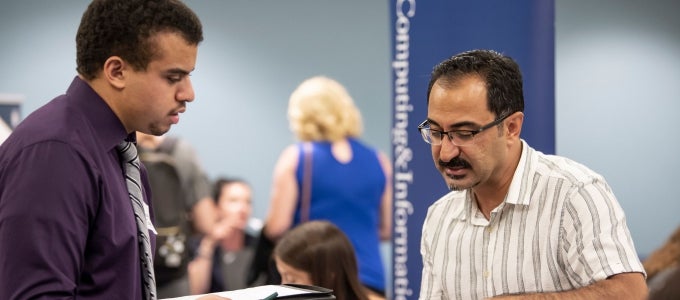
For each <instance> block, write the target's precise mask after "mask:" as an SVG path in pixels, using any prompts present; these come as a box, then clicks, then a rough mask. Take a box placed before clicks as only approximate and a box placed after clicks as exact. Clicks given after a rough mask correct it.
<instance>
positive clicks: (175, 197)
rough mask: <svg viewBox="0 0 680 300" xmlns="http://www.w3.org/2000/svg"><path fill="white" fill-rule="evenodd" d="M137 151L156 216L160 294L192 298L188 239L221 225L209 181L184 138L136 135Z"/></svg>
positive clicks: (157, 269)
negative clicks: (148, 184)
mask: <svg viewBox="0 0 680 300" xmlns="http://www.w3.org/2000/svg"><path fill="white" fill-rule="evenodd" d="M137 149H138V153H139V158H140V160H141V162H142V163H143V164H144V165H145V166H146V168H147V173H148V176H149V181H150V186H151V201H152V202H153V203H154V206H153V210H154V215H155V216H156V224H155V225H156V229H157V232H158V235H157V243H156V247H155V254H154V271H155V273H156V286H157V291H158V296H159V297H160V298H170V297H180V296H186V295H190V288H189V276H188V269H187V266H188V264H189V260H190V255H189V238H190V237H191V236H192V235H204V234H207V233H208V232H210V230H211V229H212V227H213V225H214V224H215V221H216V214H215V204H214V201H213V200H212V198H211V196H210V189H211V186H210V180H209V179H208V177H207V175H206V174H205V172H204V171H203V169H202V167H201V164H200V161H199V159H198V156H197V154H196V151H195V150H194V148H193V147H192V146H191V144H189V142H187V141H186V140H185V139H182V138H179V137H176V136H172V135H167V134H166V135H160V136H157V135H150V134H145V133H142V132H137Z"/></svg>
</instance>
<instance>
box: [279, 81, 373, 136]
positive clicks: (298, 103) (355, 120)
mask: <svg viewBox="0 0 680 300" xmlns="http://www.w3.org/2000/svg"><path fill="white" fill-rule="evenodd" d="M288 121H289V124H290V129H291V131H293V133H294V134H295V136H296V137H297V138H298V139H299V140H301V141H331V142H335V141H338V140H342V139H344V138H347V137H359V136H360V135H361V133H362V130H363V124H362V121H361V113H360V112H359V109H358V108H357V107H356V106H355V105H354V100H352V97H351V96H350V95H349V93H348V92H347V90H346V89H345V87H343V86H342V85H341V84H340V83H339V82H337V81H335V80H333V79H331V78H328V77H325V76H315V77H312V78H309V79H307V80H305V81H303V82H302V83H301V84H300V85H299V86H298V87H297V88H296V89H295V91H293V93H292V94H291V95H290V101H289V103H288Z"/></svg>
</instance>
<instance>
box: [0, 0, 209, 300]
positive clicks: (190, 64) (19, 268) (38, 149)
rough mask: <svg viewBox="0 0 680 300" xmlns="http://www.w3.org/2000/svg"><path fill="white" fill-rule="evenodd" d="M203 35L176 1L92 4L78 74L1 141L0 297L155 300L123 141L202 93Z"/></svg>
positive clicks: (81, 36) (168, 119)
mask: <svg viewBox="0 0 680 300" xmlns="http://www.w3.org/2000/svg"><path fill="white" fill-rule="evenodd" d="M202 40H203V34H202V25H201V23H200V21H199V19H198V17H197V16H196V15H195V13H194V12H193V11H191V9H189V8H188V7H187V6H186V5H184V4H183V3H181V2H179V1H177V0H126V1H120V0H95V1H93V2H92V3H91V4H90V5H89V6H88V8H87V10H86V11H85V13H84V14H83V16H82V20H81V23H80V26H79V28H78V32H77V36H76V47H77V71H78V76H77V77H76V78H74V79H73V82H72V83H71V85H70V87H69V88H68V89H67V91H66V93H65V94H64V95H61V96H58V97H56V98H55V99H53V100H52V101H50V102H49V103H47V104H46V105H44V106H43V107H41V108H39V109H37V110H36V111H34V112H33V113H31V114H30V115H29V116H28V117H27V118H26V119H25V120H24V121H23V122H21V123H20V124H19V126H17V128H16V129H15V130H14V132H13V133H12V134H11V135H10V136H9V137H8V138H7V140H6V141H5V142H4V143H3V144H2V146H1V147H0V241H1V242H0V299H29V298H30V299H36V298H40V299H45V298H49V299H55V298H59V299H67V298H68V299H73V298H77V299H144V298H146V297H145V296H143V293H145V292H144V287H143V283H142V273H141V262H140V250H139V246H138V235H137V224H136V221H135V216H134V214H133V209H132V205H131V201H130V198H129V196H128V191H127V188H126V181H125V179H124V177H123V169H122V164H121V160H120V158H119V154H118V152H117V150H116V146H117V145H118V144H119V143H121V142H123V141H124V140H127V141H129V142H134V141H135V135H134V133H135V131H141V132H145V133H150V134H154V135H161V134H163V133H165V132H166V131H168V130H169V129H170V126H171V125H172V124H176V123H177V122H178V121H179V115H180V113H183V112H185V110H186V104H187V102H191V101H193V99H194V90H193V87H192V83H191V80H190V78H189V73H191V72H192V71H193V70H194V67H195V63H196V54H197V49H198V44H199V43H200V42H201V41H202ZM141 173H142V174H141V177H142V190H143V194H144V195H143V198H144V199H143V200H144V202H145V203H146V205H150V204H151V203H149V199H150V191H149V185H148V181H147V180H146V172H145V170H144V168H142V171H141ZM148 211H151V210H150V209H149V210H148ZM145 216H146V225H147V227H148V228H149V236H150V240H151V241H150V243H151V247H152V248H153V245H154V243H155V239H154V232H153V231H154V229H153V224H152V223H153V219H154V218H153V216H152V215H151V214H150V213H148V212H147V213H145ZM149 298H151V299H154V298H155V297H154V295H153V294H152V293H151V295H150V296H149Z"/></svg>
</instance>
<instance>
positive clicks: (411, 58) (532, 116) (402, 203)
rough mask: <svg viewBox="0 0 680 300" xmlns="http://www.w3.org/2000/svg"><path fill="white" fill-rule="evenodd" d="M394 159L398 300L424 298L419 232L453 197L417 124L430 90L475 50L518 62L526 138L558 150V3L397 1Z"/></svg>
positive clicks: (541, 0)
mask: <svg viewBox="0 0 680 300" xmlns="http://www.w3.org/2000/svg"><path fill="white" fill-rule="evenodd" d="M390 14H391V22H392V71H393V72H392V82H393V93H392V97H393V98H392V100H393V105H392V114H393V122H392V157H393V164H394V233H393V240H392V245H393V249H392V260H393V270H392V274H393V281H392V291H391V295H392V298H393V299H397V300H401V299H417V298H418V293H419V292H420V277H421V272H422V259H421V256H420V234H421V229H422V224H423V221H424V219H425V215H426V213H427V208H428V207H429V206H430V204H432V203H433V202H434V201H435V200H437V199H438V198H439V197H441V196H443V195H444V194H446V193H447V192H448V190H447V187H446V184H445V183H444V180H443V179H442V178H441V175H440V174H439V172H437V170H436V168H435V166H434V162H433V161H432V155H431V151H430V146H429V145H428V144H426V143H425V142H423V141H422V139H421V138H420V134H419V133H418V130H417V126H418V124H419V123H420V122H421V121H423V120H424V119H425V118H426V117H427V99H426V97H427V95H426V93H427V84H428V82H429V79H430V72H431V70H432V68H433V67H434V66H435V65H436V64H437V63H439V62H440V61H442V60H444V59H446V58H448V57H451V56H452V55H454V54H457V53H459V52H463V51H467V50H472V49H493V50H496V51H498V52H501V53H503V54H506V55H509V56H511V57H512V58H514V59H515V60H516V61H517V62H518V63H519V65H520V68H521V70H522V74H523V76H524V78H523V79H524V97H525V114H526V115H525V117H524V125H523V129H522V138H523V139H525V140H527V141H528V142H529V144H531V145H532V146H533V147H534V148H536V149H538V150H541V151H542V152H544V153H554V152H555V68H554V65H555V50H554V49H555V37H554V23H555V22H554V19H555V3H554V0H523V1H503V0H493V1H491V0H486V1H458V0H448V1H443V0H440V1H433V0H428V1H422V2H419V1H417V0H411V1H408V0H396V1H390Z"/></svg>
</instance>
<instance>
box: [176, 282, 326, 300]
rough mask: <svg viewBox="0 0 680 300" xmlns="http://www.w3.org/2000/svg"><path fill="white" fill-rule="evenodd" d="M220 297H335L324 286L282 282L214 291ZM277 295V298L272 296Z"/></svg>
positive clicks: (254, 299)
mask: <svg viewBox="0 0 680 300" xmlns="http://www.w3.org/2000/svg"><path fill="white" fill-rule="evenodd" d="M213 294H214V295H217V296H220V297H226V298H229V299H232V300H262V299H291V300H295V299H300V300H303V299H304V300H330V299H335V296H334V295H333V290H330V289H327V288H322V287H318V286H310V285H300V284H282V285H263V286H258V287H252V288H247V289H241V290H234V291H225V292H219V293H213ZM205 295H207V294H202V295H193V296H184V297H178V298H166V299H164V300H195V299H198V298H200V297H202V296H205ZM273 295H276V298H270V297H271V296H273Z"/></svg>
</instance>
